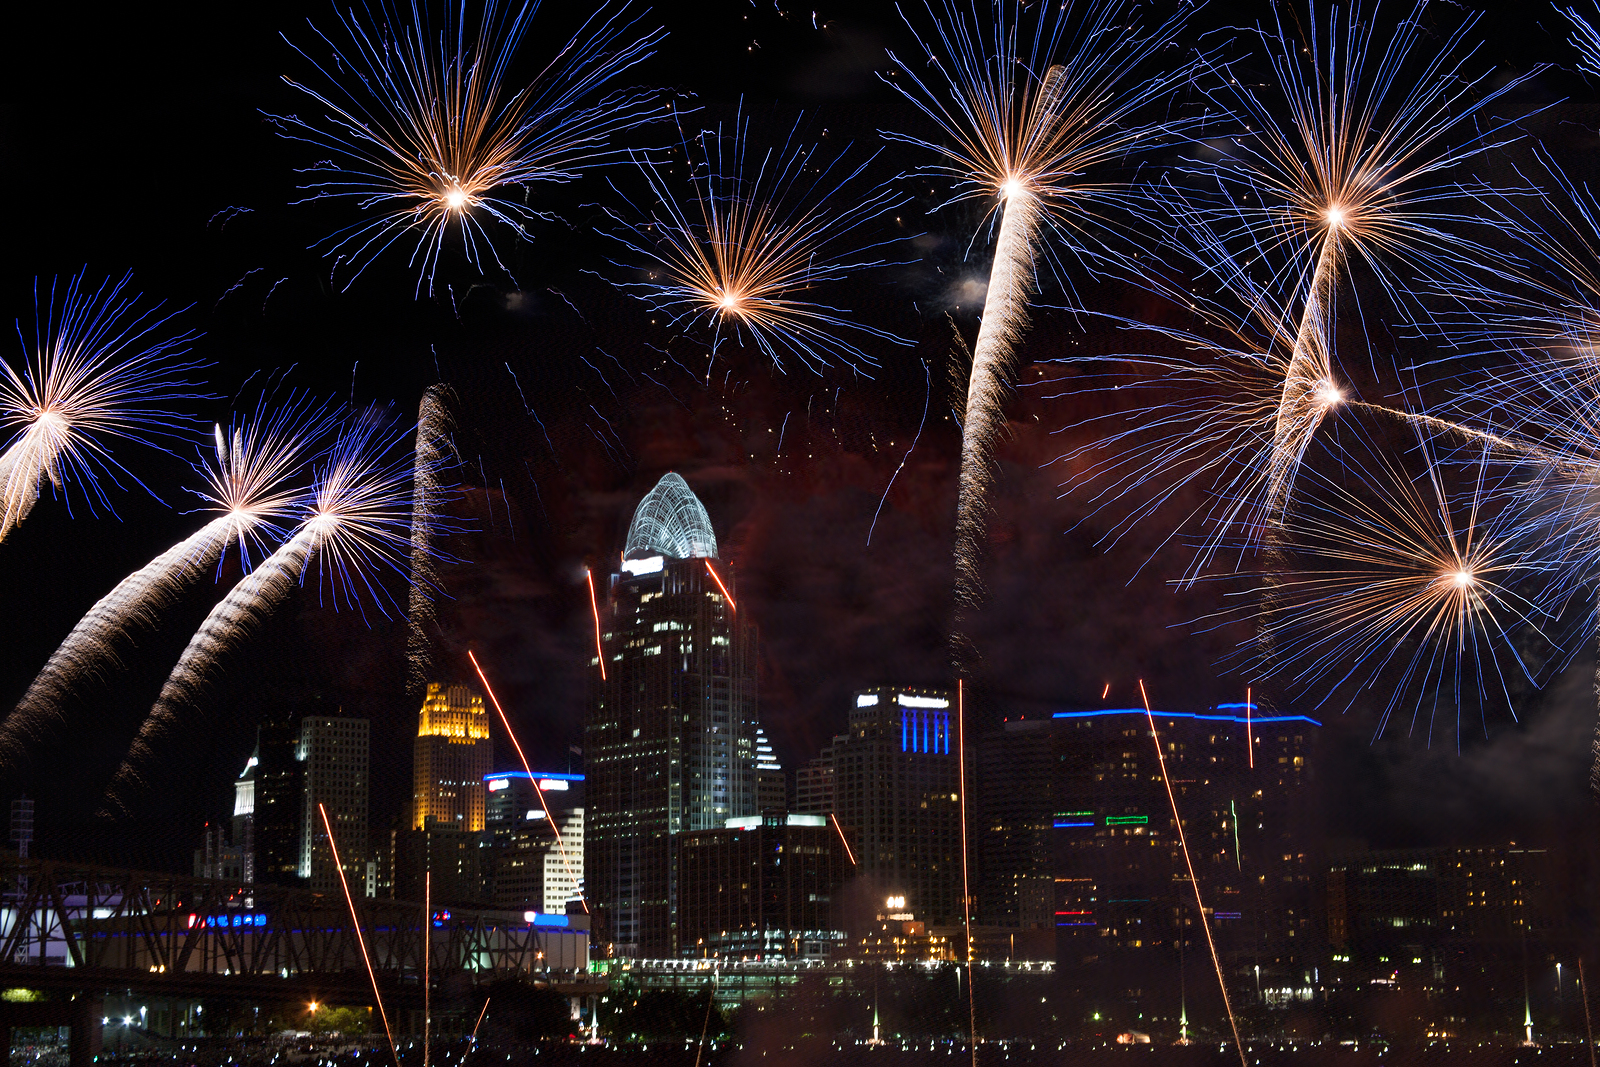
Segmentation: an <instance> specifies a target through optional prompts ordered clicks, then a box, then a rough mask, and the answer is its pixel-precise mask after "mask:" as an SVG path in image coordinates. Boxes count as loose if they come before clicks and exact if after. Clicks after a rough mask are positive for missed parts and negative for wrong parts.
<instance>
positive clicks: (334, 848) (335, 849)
mask: <svg viewBox="0 0 1600 1067" xmlns="http://www.w3.org/2000/svg"><path fill="white" fill-rule="evenodd" d="M317 814H318V815H320V816H322V828H323V829H324V830H326V831H327V834H328V850H329V851H330V852H332V853H333V869H334V870H336V871H338V872H339V888H341V889H343V890H344V902H345V904H346V905H348V906H349V908H350V927H351V929H353V930H355V932H356V944H358V945H360V946H361V962H362V963H365V964H366V965H367V978H368V980H369V981H371V982H372V996H373V999H375V1000H376V1001H377V1002H378V1017H379V1018H380V1019H382V1020H383V1034H384V1036H385V1037H387V1038H388V1039H389V1052H390V1053H391V1054H393V1056H394V1062H395V1063H396V1065H398V1064H399V1063H400V1050H399V1049H398V1048H396V1047H395V1044H394V1031H393V1030H391V1029H389V1013H388V1012H387V1011H385V1010H384V1008H383V994H382V993H380V992H378V973H377V972H376V971H374V970H373V969H372V957H371V956H370V955H368V954H367V939H366V938H365V937H363V936H362V934H361V918H360V917H359V916H358V915H356V901H355V898H354V897H352V896H351V895H350V883H349V882H348V881H346V880H345V876H344V864H342V863H340V862H339V846H338V844H337V843H336V842H335V841H334V839H333V824H332V823H331V822H329V821H328V809H327V808H325V807H323V806H322V804H320V803H319V804H318V805H317Z"/></svg>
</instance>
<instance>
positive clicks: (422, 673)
mask: <svg viewBox="0 0 1600 1067" xmlns="http://www.w3.org/2000/svg"><path fill="white" fill-rule="evenodd" d="M454 402H455V390H453V389H451V388H450V386H448V385H445V384H442V383H441V384H437V385H430V386H428V388H427V389H425V390H424V391H423V393H422V404H421V407H420V408H419V410H418V412H417V445H416V451H415V454H414V455H415V460H414V462H415V467H414V473H413V475H412V481H411V588H410V597H409V602H408V604H407V622H408V625H409V627H410V630H409V634H408V637H407V640H406V670H407V674H406V692H407V693H408V694H409V696H410V697H411V700H412V702H413V703H416V702H418V701H420V700H421V699H422V693H423V691H424V690H425V689H427V686H428V682H429V681H430V680H431V679H432V678H433V642H434V639H435V637H436V635H437V631H438V608H437V605H436V604H435V602H434V596H435V595H436V594H437V592H438V590H439V575H438V570H437V568H436V567H435V565H434V563H435V558H436V557H435V553H434V551H433V528H434V520H435V517H436V516H437V515H438V514H439V512H440V504H441V500H442V490H441V488H440V485H439V473H440V471H442V470H443V469H444V468H445V467H446V466H447V465H448V464H449V463H450V462H451V461H452V460H453V459H454V457H455V447H454V445H453V444H452V442H451V437H450V435H451V431H452V430H453V429H454V427H455V418H454V416H453V415H452V413H451V405H452V404H453V403H454Z"/></svg>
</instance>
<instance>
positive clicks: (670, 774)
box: [584, 474, 758, 958]
mask: <svg viewBox="0 0 1600 1067" xmlns="http://www.w3.org/2000/svg"><path fill="white" fill-rule="evenodd" d="M737 597H738V591H737V587H736V585H735V581H734V573H733V569H732V568H731V567H729V566H727V565H726V564H723V563H719V562H717V539H716V535H715V533H713V532H712V529H711V521H710V519H709V517H708V516H707V515H706V510H705V507H704V506H703V505H702V504H701V503H700V501H699V499H698V498H697V497H696V496H695V495H694V493H693V492H692V491H691V490H690V489H689V486H688V484H687V483H686V482H685V481H684V480H683V479H682V478H680V477H679V476H678V475H676V474H668V475H666V476H665V477H663V478H662V479H661V481H660V482H659V483H657V485H656V487H655V488H654V489H652V490H651V491H650V493H649V494H648V495H646V496H645V498H644V499H643V500H642V501H641V502H640V503H639V507H638V509H637V510H636V511H635V512H634V516H633V523H632V525H631V526H630V527H629V530H628V539H627V543H626V546H625V548H624V549H623V553H622V566H621V571H620V573H618V574H614V575H612V576H611V585H610V591H609V595H608V596H607V598H606V602H605V614H604V617H603V621H602V624H601V631H602V632H601V650H600V651H601V655H602V656H603V657H604V659H603V661H602V660H601V659H600V658H596V659H594V660H592V661H591V666H592V668H593V671H592V683H593V686H592V690H591V698H590V702H589V708H588V714H587V716H586V719H585V722H584V738H585V741H584V752H585V757H586V760H587V764H586V771H587V773H588V782H587V785H588V808H587V811H586V815H587V820H586V826H585V831H586V834H585V859H584V876H585V883H586V885H587V887H588V894H589V898H590V901H591V904H592V906H593V908H594V915H595V928H596V936H597V939H598V940H599V943H600V944H602V945H607V944H609V945H610V946H611V951H612V952H614V953H615V954H616V955H619V956H645V957H652V958H665V957H670V956H675V955H677V952H678V929H677V918H676V902H677V885H678V882H677V861H676V849H675V848H674V846H673V841H672V838H673V835H675V834H678V833H682V832H685V831H689V830H720V829H722V828H723V826H724V824H725V822H726V821H727V820H728V819H730V818H744V817H748V816H751V815H755V814H757V810H756V803H757V795H756V789H757V772H758V759H757V746H758V736H757V735H758V725H757V721H756V629H755V627H754V626H752V625H751V624H750V623H749V622H748V621H746V619H745V618H744V615H743V613H742V612H741V611H740V610H739V608H738V603H737Z"/></svg>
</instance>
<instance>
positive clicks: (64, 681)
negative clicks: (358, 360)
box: [0, 396, 330, 768]
mask: <svg viewBox="0 0 1600 1067" xmlns="http://www.w3.org/2000/svg"><path fill="white" fill-rule="evenodd" d="M329 423H330V419H329V416H328V414H327V407H326V405H323V404H317V403H313V402H311V401H309V400H296V399H295V398H294V397H292V396H291V397H290V398H289V399H288V401H287V402H286V403H284V404H282V405H281V406H279V407H278V408H277V409H276V410H274V411H272V412H270V413H269V412H268V411H267V409H266V406H265V401H263V403H262V404H261V405H259V406H258V407H257V409H256V411H255V414H254V415H253V416H251V417H250V418H248V419H240V420H236V421H235V422H234V423H233V424H232V425H231V426H230V427H229V429H228V430H226V431H224V430H223V428H222V427H221V426H218V427H217V428H216V461H215V463H213V464H207V463H202V464H201V465H200V470H201V472H202V473H203V474H204V476H205V478H206V479H207V481H209V482H210V489H209V491H207V492H201V493H199V494H198V495H199V496H200V498H201V499H202V500H204V501H205V503H206V504H207V505H208V510H217V511H220V512H221V513H222V514H220V515H219V516H218V517H217V518H215V519H212V520H211V521H210V522H208V523H207V524H206V525H205V526H203V527H201V528H200V529H199V530H198V531H196V532H195V533H194V534H192V535H190V536H189V537H187V538H185V539H184V540H183V541H180V542H179V543H178V544H176V545H173V546H172V547H171V548H169V549H167V551H165V552H163V553H162V554H161V555H159V556H157V557H156V558H155V559H153V560H151V561H150V562H149V563H147V564H146V565H145V566H143V567H141V568H140V569H139V570H137V571H135V572H134V573H133V574H130V575H128V577H126V578H124V579H123V580H122V581H121V582H120V583H118V584H117V587H116V588H115V589H113V590H112V591H111V592H109V593H107V594H106V595H105V596H104V597H102V598H101V599H100V600H99V601H98V602H96V603H95V605H94V607H92V608H90V609H89V611H88V613H87V614H85V615H84V616H83V618H82V619H80V620H79V621H78V624H77V625H76V626H74V627H73V629H72V633H71V634H69V635H68V636H67V639H66V640H65V641H63V642H62V643H61V646H60V647H59V648H57V649H56V651H55V653H54V654H53V655H52V656H51V657H50V659H49V661H48V662H47V663H46V664H45V666H44V669H43V670H41V671H40V672H39V675H38V677H36V678H35V679H34V680H33V683H32V684H31V685H29V686H28V691H27V692H26V693H24V694H23V697H22V699H21V700H20V701H19V702H18V704H17V707H16V709H15V710H14V711H12V713H11V715H10V716H8V717H7V719H6V720H5V722H4V723H3V724H0V767H11V768H15V767H16V766H17V765H18V763H19V762H20V761H21V760H22V759H23V758H24V753H25V752H27V751H29V750H33V749H37V748H38V747H39V746H41V745H44V744H47V743H48V742H49V740H50V738H51V737H53V736H54V735H55V734H56V733H57V732H58V731H59V730H60V729H61V728H63V727H64V726H65V725H66V720H65V718H64V712H63V709H62V703H63V701H64V700H66V698H67V697H68V696H69V695H70V694H71V693H72V692H73V690H74V689H75V687H76V686H77V684H78V683H79V682H81V681H82V680H84V679H85V678H87V677H90V676H92V675H94V674H96V673H98V672H101V671H103V670H105V669H106V668H107V667H109V666H110V665H112V664H114V663H116V661H117V658H118V650H119V646H122V645H126V644H128V643H129V642H130V635H129V631H131V630H132V629H133V628H134V627H136V626H145V627H149V626H153V625H155V624H156V621H157V619H158V617H159V615H160V612H161V610H162V609H163V608H164V607H166V605H167V604H169V603H171V602H172V600H173V599H174V598H175V597H176V596H177V595H178V594H179V593H180V592H181V591H182V589H183V588H184V587H185V586H186V585H187V584H188V583H189V582H191V581H193V580H195V579H196V578H198V577H199V576H200V575H201V574H203V573H205V572H206V571H208V570H212V569H214V568H215V567H217V566H218V564H220V563H221V561H222V558H223V555H224V554H225V553H226V552H227V550H228V546H229V545H230V544H237V545H238V548H239V556H240V562H241V564H242V565H243V566H244V568H245V569H246V570H248V569H249V567H250V555H251V551H252V549H253V548H254V547H255V546H257V545H258V544H259V542H260V540H261V539H262V538H263V537H264V536H275V535H277V534H278V533H279V527H278V523H279V522H280V521H282V520H283V519H284V518H285V517H286V516H287V515H288V514H289V512H290V511H291V510H292V509H293V508H294V507H295V506H296V505H297V504H299V503H300V490H298V489H296V488H293V487H292V486H291V484H290V483H291V481H292V480H293V479H294V478H295V477H296V476H297V475H298V474H299V473H300V472H301V469H302V467H303V466H304V464H305V462H306V460H307V459H308V455H309V453H310V452H311V451H312V450H313V449H315V448H316V447H317V443H318V441H319V439H320V438H321V436H322V435H323V434H324V433H325V432H326V431H327V429H328V427H329Z"/></svg>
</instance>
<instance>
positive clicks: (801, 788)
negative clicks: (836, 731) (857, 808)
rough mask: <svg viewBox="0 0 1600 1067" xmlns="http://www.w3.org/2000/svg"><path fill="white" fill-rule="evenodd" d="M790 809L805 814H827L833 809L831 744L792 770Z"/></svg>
mask: <svg viewBox="0 0 1600 1067" xmlns="http://www.w3.org/2000/svg"><path fill="white" fill-rule="evenodd" d="M835 740H838V738H835ZM790 810H791V811H796V812H801V813H803V814H806V815H827V814H829V813H830V812H832V811H834V810H835V809H834V806H833V746H832V745H829V746H828V747H827V748H825V749H823V750H822V754H821V755H820V756H818V757H817V758H816V759H814V760H809V761H808V762H807V763H806V765H805V766H804V767H801V768H799V769H798V770H796V771H795V772H794V803H793V804H792V805H790Z"/></svg>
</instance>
